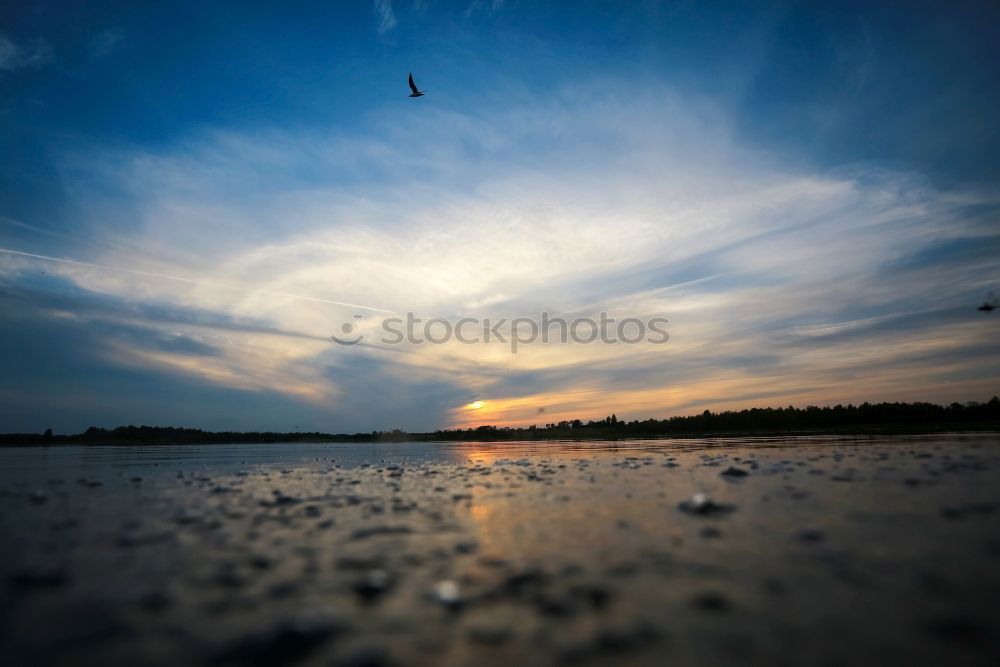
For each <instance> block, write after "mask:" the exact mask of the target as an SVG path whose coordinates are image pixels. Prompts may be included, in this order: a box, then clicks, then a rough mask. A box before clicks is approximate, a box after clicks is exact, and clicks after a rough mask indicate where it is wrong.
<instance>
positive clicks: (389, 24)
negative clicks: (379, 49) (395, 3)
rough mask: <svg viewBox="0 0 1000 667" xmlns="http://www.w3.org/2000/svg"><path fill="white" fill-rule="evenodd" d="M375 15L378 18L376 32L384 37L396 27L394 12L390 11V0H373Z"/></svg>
mask: <svg viewBox="0 0 1000 667" xmlns="http://www.w3.org/2000/svg"><path fill="white" fill-rule="evenodd" d="M375 16H376V18H378V28H377V30H378V34H379V36H382V37H384V36H385V35H387V34H388V33H390V32H392V31H393V30H394V29H395V28H396V24H397V21H396V13H395V12H393V11H392V0H375Z"/></svg>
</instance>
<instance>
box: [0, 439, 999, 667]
mask: <svg viewBox="0 0 1000 667" xmlns="http://www.w3.org/2000/svg"><path fill="white" fill-rule="evenodd" d="M699 496H700V497H702V498H703V499H705V498H707V499H710V500H711V502H710V503H709V504H708V505H707V507H709V508H710V509H707V510H704V511H701V510H697V511H695V510H692V509H691V508H692V503H693V502H694V499H695V497H699ZM703 502H704V500H702V501H698V504H699V506H702V507H705V506H706V505H704V504H703ZM997 536H1000V436H998V435H997V434H983V433H980V434H936V435H930V436H906V437H902V436H893V437H877V438H875V437H836V436H830V437H782V438H729V439H690V440H623V441H614V442H505V443H479V442H465V443H428V442H421V443H392V444H389V443H386V444H380V445H374V444H317V443H313V444H308V443H296V444H268V445H260V444H258V445H201V446H192V445H184V446H180V445H178V446H87V447H79V446H78V447H47V448H46V447H34V448H29V447H15V448H2V449H0V553H2V554H3V558H0V582H6V585H0V655H3V661H4V664H19V665H20V664H52V665H74V666H76V665H95V666H96V665H101V666H102V667H103V666H104V665H118V664H121V665H133V664H141V665H171V666H172V665H182V664H183V665H187V664H218V665H224V664H246V663H248V662H251V661H254V660H256V661H255V662H254V664H265V663H266V664H274V663H279V662H280V663H286V664H287V662H288V661H289V660H291V659H292V658H293V657H301V656H303V655H304V656H305V658H306V661H305V662H304V663H303V664H311V665H312V664H316V665H338V664H368V663H366V662H365V661H364V660H362V658H364V659H365V660H368V658H367V657H366V656H371V655H372V651H378V652H379V655H380V656H382V658H381V660H380V663H381V664H402V665H416V666H418V667H422V666H424V665H427V666H428V667H430V666H434V667H439V666H446V667H447V666H451V665H455V666H459V665H470V664H475V665H482V666H483V667H509V665H512V664H516V665H525V666H526V667H534V666H537V667H548V666H550V665H565V664H576V663H578V662H580V663H581V664H594V665H600V664H631V665H640V666H643V667H644V666H646V665H649V666H650V667H659V665H663V664H668V663H672V664H706V665H707V664H711V665H745V664H762V665H763V664H789V662H790V661H791V662H792V663H794V664H803V665H811V664H815V665H817V666H820V665H822V666H823V667H829V666H830V665H838V664H841V665H856V664H866V665H867V664H872V665H874V664H908V665H916V664H927V665H941V664H949V665H950V664H968V665H973V664H975V665H978V664H982V665H990V667H992V666H993V665H995V664H996V655H998V654H1000V639H998V638H1000V613H998V612H997V604H996V600H997V599H998V597H1000V574H998V569H997V566H996V563H997V562H998V558H1000V539H998V538H997ZM289 652H292V653H289ZM293 654H294V655H293ZM258 656H268V657H267V659H263V658H258ZM359 656H360V657H359ZM581 661H582V662H581Z"/></svg>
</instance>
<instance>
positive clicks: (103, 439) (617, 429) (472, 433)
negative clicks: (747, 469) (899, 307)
mask: <svg viewBox="0 0 1000 667" xmlns="http://www.w3.org/2000/svg"><path fill="white" fill-rule="evenodd" d="M998 428H1000V398H997V397H996V396H994V397H993V398H992V399H990V400H989V401H988V402H986V403H978V402H969V403H965V404H961V403H952V404H951V405H947V406H945V405H936V404H934V403H862V404H861V405H835V406H826V407H817V406H809V407H806V408H796V407H792V406H789V407H787V408H748V409H745V410H739V411H730V410H727V411H725V412H711V411H710V410H705V411H704V412H702V413H701V414H697V415H687V416H678V417H670V418H668V419H646V420H643V421H639V420H633V421H624V420H620V419H618V417H617V416H616V415H611V416H609V417H606V418H604V419H599V420H591V421H587V422H584V421H582V420H579V419H573V420H567V421H560V422H557V423H549V424H544V425H541V426H539V425H532V426H527V427H509V426H492V425H483V426H478V427H475V428H468V429H448V430H439V431H434V432H432V433H407V432H405V431H401V430H399V429H392V430H390V431H372V432H371V433H353V434H349V433H319V432H301V431H295V432H291V433H275V432H257V431H254V432H248V433H246V432H234V431H203V430H201V429H193V428H177V427H169V426H166V427H164V426H119V427H118V428H115V429H103V428H97V427H94V426H92V427H90V428H88V429H87V430H86V431H84V432H83V433H77V434H74V435H55V434H53V433H52V430H51V429H49V430H47V431H46V432H45V433H43V434H37V433H9V434H4V435H0V445H55V444H221V443H246V444H252V443H267V442H402V441H408V440H421V441H433V440H563V439H608V438H645V437H660V436H682V435H689V436H693V435H738V434H751V433H756V434H762V433H776V434H777V433H793V432H805V433H844V432H854V433H864V432H895V433H900V432H927V431H940V430H975V429H980V430H983V429H998Z"/></svg>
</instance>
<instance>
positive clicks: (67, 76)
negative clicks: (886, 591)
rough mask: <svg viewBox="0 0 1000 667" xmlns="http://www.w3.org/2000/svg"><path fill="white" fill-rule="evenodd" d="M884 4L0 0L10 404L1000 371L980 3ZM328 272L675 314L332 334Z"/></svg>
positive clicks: (677, 403)
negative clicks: (662, 328)
mask: <svg viewBox="0 0 1000 667" xmlns="http://www.w3.org/2000/svg"><path fill="white" fill-rule="evenodd" d="M871 5H872V3H837V4H836V5H832V4H831V5H830V6H828V7H820V6H818V5H814V4H812V3H810V4H804V3H771V4H767V3H752V4H751V3H713V4H712V5H711V6H708V5H705V4H704V3H693V2H692V3H683V2H681V3H675V2H644V3H643V2H640V3H629V6H628V7H623V6H622V3H611V2H608V3H599V2H582V3H575V4H574V5H573V6H572V8H570V7H569V6H568V5H566V4H565V3H528V2H510V1H505V2H497V1H492V2H491V1H488V0H484V1H480V2H472V1H469V2H462V3H446V2H432V1H429V0H427V1H423V2H420V1H418V2H400V1H398V0H397V1H396V2H387V1H380V2H374V3H366V2H355V3H316V4H314V5H308V4H302V5H297V6H296V7H295V8H294V9H293V8H290V7H288V6H286V5H284V4H281V3H272V4H267V5H265V4H257V3H212V2H200V3H190V4H186V3H175V4H172V5H169V6H168V5H164V6H161V7H150V6H144V5H142V4H137V3H100V2H94V3H86V4H82V3H81V4H77V5H73V6H70V7H67V6H65V3H46V2H42V3H9V4H8V5H5V6H4V7H3V8H0V120H2V122H0V147H2V153H0V249H2V250H3V251H4V252H0V300H2V301H3V307H2V310H0V313H2V315H0V343H2V346H0V349H2V350H3V351H2V352H0V362H2V364H3V369H4V373H5V375H6V379H7V382H5V383H4V387H3V388H2V389H0V427H2V428H0V430H5V431H21V430H24V431H39V430H42V429H44V428H47V427H50V426H51V427H53V428H55V429H56V430H64V431H65V430H70V431H72V430H79V429H83V428H86V427H87V426H89V425H91V424H94V425H101V426H113V425H117V424H119V423H151V424H184V425H191V426H199V427H204V428H215V429H222V428H239V429H281V430H291V429H293V428H296V427H300V428H303V429H322V430H336V431H357V430H370V429H372V428H388V427H394V426H398V427H403V428H411V429H429V428H435V427H439V426H446V425H454V424H470V423H479V422H481V421H492V422H499V423H532V422H539V423H544V422H546V421H551V420H553V419H558V418H568V417H583V418H590V417H600V416H603V415H605V414H608V413H610V412H612V411H614V412H617V414H618V415H619V416H623V415H624V416H626V417H646V416H665V415H669V414H678V413H685V412H691V411H696V410H702V409H705V408H706V407H709V408H713V409H715V408H727V407H741V406H748V405H768V404H772V405H773V404H788V403H793V404H799V405H801V404H806V403H831V402H833V403H835V402H841V401H860V400H896V399H898V400H918V399H920V400H934V401H951V400H973V399H980V400H981V399H985V398H989V396H991V395H993V394H996V393H1000V392H998V391H997V387H996V384H997V383H996V378H997V377H998V376H1000V373H998V370H1000V368H998V367H1000V357H998V355H997V352H998V351H1000V349H998V346H997V343H996V342H995V341H996V340H997V336H996V326H997V324H996V318H995V317H992V316H987V315H984V314H982V313H979V312H977V311H976V310H975V306H977V305H978V304H979V303H980V302H981V301H982V300H983V299H984V298H985V297H986V295H987V293H988V292H989V291H990V290H993V289H998V285H997V283H998V276H1000V253H998V250H1000V233H998V228H997V223H996V220H997V212H998V207H997V204H998V191H997V182H998V177H1000V160H997V158H996V155H997V152H998V149H1000V133H998V132H997V131H996V128H995V120H994V116H995V109H996V107H997V102H998V95H1000V92H998V91H1000V85H998V84H1000V82H998V81H997V79H998V76H1000V75H998V74H997V69H996V67H994V66H992V65H993V63H992V60H993V59H994V58H995V57H994V56H993V53H994V51H995V44H996V42H997V38H998V37H1000V35H998V34H997V33H998V30H1000V29H998V28H997V26H998V25H1000V22H998V21H997V19H998V18H1000V17H998V15H997V14H998V13H1000V12H998V11H997V10H996V9H995V8H992V7H990V3H958V4H953V5H947V6H946V5H945V4H943V3H930V2H927V3H919V2H914V3H906V5H905V6H904V5H896V4H886V5H884V6H871ZM409 71H413V72H414V75H415V76H416V78H417V82H418V84H419V85H420V86H421V87H422V88H426V89H427V90H429V91H430V92H429V94H428V95H427V96H425V97H423V98H420V99H417V100H413V99H409V98H408V97H407V96H406V95H407V89H406V85H405V80H406V74H407V72H409ZM18 253H20V254H18ZM57 260H61V261H57ZM317 299H321V300H324V301H318V300H317ZM327 301H335V302H345V303H351V304H362V305H368V306H371V307H374V308H379V309H385V310H391V311H394V312H404V311H406V310H413V311H416V312H419V313H423V314H425V315H427V316H435V315H436V316H442V317H451V318H456V317H461V316H463V315H472V316H494V317H497V316H517V315H530V314H534V313H538V312H539V311H540V310H550V311H551V312H553V313H557V314H561V313H573V314H592V313H596V312H598V311H600V310H602V309H604V310H609V311H610V312H616V313H619V314H620V315H621V316H625V315H636V316H639V317H649V316H657V315H659V316H665V317H668V318H670V320H671V325H670V332H671V336H672V340H671V342H670V343H669V344H668V345H666V346H661V347H657V348H656V349H652V348H648V349H647V348H645V347H641V346H640V347H629V348H624V349H623V348H622V347H621V346H619V347H615V346H575V345H567V346H536V347H533V348H531V349H529V350H525V351H524V352H523V353H518V354H517V355H510V354H509V351H505V350H503V349H493V348H490V347H489V346H461V345H445V346H437V347H426V346H425V347H422V348H413V349H404V350H390V351H387V350H383V349H376V348H370V347H364V348H361V347H358V348H341V347H338V346H336V345H334V344H333V343H332V342H330V341H329V339H328V338H327V337H328V335H329V334H330V333H333V332H335V331H336V330H337V327H338V326H339V324H340V323H342V322H343V321H349V320H351V318H352V316H353V313H354V310H352V309H351V308H349V307H346V306H337V305H335V304H331V303H327ZM366 312H374V311H366ZM369 325H371V326H375V323H374V322H369ZM473 399H479V400H482V401H485V407H484V408H481V409H478V410H475V411H470V410H469V409H468V408H467V405H468V403H469V402H470V401H471V400H473ZM543 411H544V412H543Z"/></svg>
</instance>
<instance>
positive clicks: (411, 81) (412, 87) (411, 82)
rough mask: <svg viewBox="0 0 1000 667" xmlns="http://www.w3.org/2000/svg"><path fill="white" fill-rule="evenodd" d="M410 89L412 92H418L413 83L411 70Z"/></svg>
mask: <svg viewBox="0 0 1000 667" xmlns="http://www.w3.org/2000/svg"><path fill="white" fill-rule="evenodd" d="M410 90H412V91H413V92H414V93H419V92H420V91H419V90H417V84H415V83H413V72H410Z"/></svg>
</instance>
